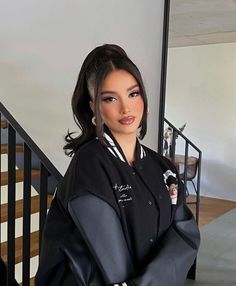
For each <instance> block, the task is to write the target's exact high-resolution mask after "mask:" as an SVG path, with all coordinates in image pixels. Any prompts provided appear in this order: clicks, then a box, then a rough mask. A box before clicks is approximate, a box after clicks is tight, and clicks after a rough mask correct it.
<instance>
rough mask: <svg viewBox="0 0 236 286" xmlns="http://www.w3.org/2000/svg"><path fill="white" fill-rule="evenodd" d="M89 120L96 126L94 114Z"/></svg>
mask: <svg viewBox="0 0 236 286" xmlns="http://www.w3.org/2000/svg"><path fill="white" fill-rule="evenodd" d="M91 121H92V123H93V125H94V126H96V117H95V116H93V117H92V119H91Z"/></svg>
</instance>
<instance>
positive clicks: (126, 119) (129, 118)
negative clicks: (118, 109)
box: [119, 116, 135, 125]
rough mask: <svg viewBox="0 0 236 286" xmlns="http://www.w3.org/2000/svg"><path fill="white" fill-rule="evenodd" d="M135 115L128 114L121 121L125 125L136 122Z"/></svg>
mask: <svg viewBox="0 0 236 286" xmlns="http://www.w3.org/2000/svg"><path fill="white" fill-rule="evenodd" d="M134 120H135V117H134V116H126V117H123V118H122V119H120V120H119V122H120V123H121V124H123V125H130V124H132V123H133V122H134Z"/></svg>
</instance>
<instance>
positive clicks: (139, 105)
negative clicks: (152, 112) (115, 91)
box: [134, 98, 144, 115]
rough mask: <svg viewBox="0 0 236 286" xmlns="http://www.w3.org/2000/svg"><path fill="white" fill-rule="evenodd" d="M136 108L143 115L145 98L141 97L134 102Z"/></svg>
mask: <svg viewBox="0 0 236 286" xmlns="http://www.w3.org/2000/svg"><path fill="white" fill-rule="evenodd" d="M134 110H136V111H137V112H138V113H140V115H143V110H144V102H143V99H142V98H140V99H139V100H137V101H136V102H135V104H134Z"/></svg>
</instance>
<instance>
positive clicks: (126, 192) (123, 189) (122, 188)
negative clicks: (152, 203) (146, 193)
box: [113, 184, 133, 207]
mask: <svg viewBox="0 0 236 286" xmlns="http://www.w3.org/2000/svg"><path fill="white" fill-rule="evenodd" d="M113 189H114V190H115V191H116V193H117V196H118V203H119V204H120V205H121V206H122V207H125V206H126V205H127V203H128V202H131V201H132V200H133V197H132V196H131V194H132V192H131V191H132V187H131V186H130V185H129V184H126V185H118V184H115V185H114V186H113Z"/></svg>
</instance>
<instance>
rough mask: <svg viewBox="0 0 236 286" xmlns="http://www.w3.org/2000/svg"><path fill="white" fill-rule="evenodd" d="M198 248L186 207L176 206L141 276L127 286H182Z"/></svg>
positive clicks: (182, 205) (192, 220)
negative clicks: (167, 226)
mask: <svg viewBox="0 0 236 286" xmlns="http://www.w3.org/2000/svg"><path fill="white" fill-rule="evenodd" d="M199 244H200V233H199V229H198V226H197V224H196V221H195V219H194V217H193V215H192V213H191V212H190V210H189V209H188V208H187V206H186V205H184V204H181V205H179V206H178V209H177V210H176V214H175V220H174V221H173V223H172V226H171V227H170V228H169V230H168V231H167V233H166V234H165V235H164V236H163V237H162V239H161V243H160V245H159V247H158V251H157V253H156V256H155V258H154V259H153V260H152V261H151V263H150V264H149V265H147V267H146V268H145V269H144V271H143V274H142V275H141V276H139V277H137V278H135V279H133V280H132V281H130V282H127V284H128V285H137V286H146V285H149V286H158V285H160V286H170V285H172V286H182V285H184V282H185V280H186V277H187V273H188V270H189V268H190V267H191V266H192V264H193V262H194V260H195V258H196V255H197V251H198V248H199Z"/></svg>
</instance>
